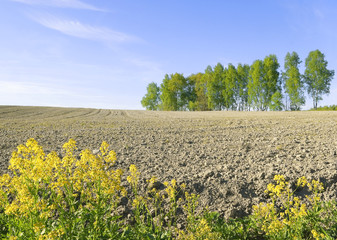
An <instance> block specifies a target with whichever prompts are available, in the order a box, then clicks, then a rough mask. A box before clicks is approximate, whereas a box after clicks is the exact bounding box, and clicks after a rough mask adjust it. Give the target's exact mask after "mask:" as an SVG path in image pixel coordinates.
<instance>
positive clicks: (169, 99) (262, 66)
mask: <svg viewBox="0 0 337 240" xmlns="http://www.w3.org/2000/svg"><path fill="white" fill-rule="evenodd" d="M300 63H301V61H300V59H299V56H298V54H297V53H296V52H292V53H287V55H286V57H285V64H284V72H282V75H281V76H280V73H279V70H278V69H279V67H280V65H279V63H278V60H277V57H276V55H274V54H270V55H268V56H266V57H265V58H264V59H263V61H262V60H255V61H254V62H253V64H252V65H251V66H249V65H247V64H244V65H242V64H238V66H237V67H235V66H234V65H232V64H228V66H227V67H224V66H223V65H222V64H221V63H217V64H216V65H215V66H214V67H213V68H212V67H211V66H207V68H206V69H205V71H204V73H197V74H191V75H190V76H188V77H186V78H185V77H184V76H183V74H179V73H175V74H170V75H168V74H166V75H165V78H164V79H163V82H162V84H161V85H160V88H158V86H157V85H156V84H155V83H151V84H149V86H148V88H147V94H146V95H145V96H144V97H143V99H142V101H141V103H142V106H143V107H145V108H146V109H148V110H164V111H186V110H188V111H208V110H216V111H221V110H239V111H247V110H248V111H250V110H251V109H253V110H258V111H268V110H273V111H281V110H283V109H285V110H288V109H290V110H294V111H297V110H300V109H301V106H303V105H304V104H305V97H304V96H305V95H304V90H305V85H304V84H306V89H307V91H308V94H309V95H310V96H311V97H312V98H313V102H314V108H317V102H318V101H319V100H322V95H324V94H328V93H329V91H330V82H331V80H332V77H333V76H334V71H333V70H328V69H327V68H326V67H327V61H325V60H324V55H323V54H322V53H321V52H320V51H319V50H316V51H312V52H310V53H309V56H308V57H307V59H306V61H305V66H306V70H305V74H304V75H301V73H300V71H299V64H300ZM283 97H285V105H284V104H283V101H284V99H283Z"/></svg>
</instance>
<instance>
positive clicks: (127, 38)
mask: <svg viewBox="0 0 337 240" xmlns="http://www.w3.org/2000/svg"><path fill="white" fill-rule="evenodd" d="M30 17H31V18H32V19H33V20H34V21H36V22H38V23H40V24H41V25H43V26H45V27H47V28H50V29H53V30H56V31H59V32H61V33H63V34H66V35H70V36H73V37H78V38H84V39H89V40H95V41H102V42H106V43H110V42H118V43H122V42H133V41H140V39H139V38H137V37H134V36H132V35H128V34H125V33H122V32H118V31H113V30H111V29H109V28H106V27H99V26H92V25H89V24H84V23H81V22H80V21H78V20H68V19H61V18H59V17H55V16H52V15H50V14H48V15H47V14H45V15H39V14H35V15H30Z"/></svg>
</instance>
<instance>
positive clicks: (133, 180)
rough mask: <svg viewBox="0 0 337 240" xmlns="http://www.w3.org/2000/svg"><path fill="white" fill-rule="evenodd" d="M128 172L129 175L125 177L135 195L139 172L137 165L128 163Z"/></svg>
mask: <svg viewBox="0 0 337 240" xmlns="http://www.w3.org/2000/svg"><path fill="white" fill-rule="evenodd" d="M130 173H131V175H129V176H128V177H127V181H128V182H129V183H130V184H131V187H132V189H133V191H134V193H135V195H137V188H138V182H139V177H140V172H138V170H137V167H136V166H135V165H134V164H131V165H130Z"/></svg>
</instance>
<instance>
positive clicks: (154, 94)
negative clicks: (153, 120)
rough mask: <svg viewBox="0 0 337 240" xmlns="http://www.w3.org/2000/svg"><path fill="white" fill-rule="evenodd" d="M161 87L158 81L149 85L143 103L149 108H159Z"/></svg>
mask: <svg viewBox="0 0 337 240" xmlns="http://www.w3.org/2000/svg"><path fill="white" fill-rule="evenodd" d="M159 94H160V89H159V87H158V86H157V84H156V83H154V82H152V83H150V84H149V85H148V86H147V93H146V94H145V96H144V97H143V98H142V101H141V104H142V106H143V107H145V108H146V109H147V110H158V107H159V100H160V98H159Z"/></svg>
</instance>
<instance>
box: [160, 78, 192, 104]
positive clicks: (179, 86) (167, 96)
mask: <svg viewBox="0 0 337 240" xmlns="http://www.w3.org/2000/svg"><path fill="white" fill-rule="evenodd" d="M187 87H188V85H187V81H186V79H185V77H184V76H183V75H182V74H179V73H175V74H171V75H170V76H169V75H168V74H166V75H165V78H164V80H163V83H162V84H161V89H160V90H161V93H162V94H161V95H160V98H161V101H162V110H164V111H177V110H186V108H187V105H188V102H189V101H188V92H187V91H186V89H187Z"/></svg>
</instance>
